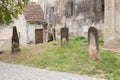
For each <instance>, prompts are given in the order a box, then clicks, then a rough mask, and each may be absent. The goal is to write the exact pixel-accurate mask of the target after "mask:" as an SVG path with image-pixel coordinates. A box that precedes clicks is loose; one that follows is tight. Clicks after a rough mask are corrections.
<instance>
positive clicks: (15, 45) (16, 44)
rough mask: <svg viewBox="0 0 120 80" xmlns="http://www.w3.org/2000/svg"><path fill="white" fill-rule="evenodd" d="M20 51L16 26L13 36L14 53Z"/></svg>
mask: <svg viewBox="0 0 120 80" xmlns="http://www.w3.org/2000/svg"><path fill="white" fill-rule="evenodd" d="M19 51H20V43H19V37H18V33H17V29H16V27H15V26H14V27H13V34H12V53H16V52H19Z"/></svg>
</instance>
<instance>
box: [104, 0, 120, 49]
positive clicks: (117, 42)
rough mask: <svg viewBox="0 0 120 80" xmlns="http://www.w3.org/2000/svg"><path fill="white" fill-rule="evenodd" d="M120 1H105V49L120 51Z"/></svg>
mask: <svg viewBox="0 0 120 80" xmlns="http://www.w3.org/2000/svg"><path fill="white" fill-rule="evenodd" d="M119 4H120V0H105V5H106V6H105V27H104V33H105V34H104V35H105V36H104V40H105V47H107V48H110V49H120V22H119V21H120V5H119Z"/></svg>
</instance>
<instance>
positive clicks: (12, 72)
mask: <svg viewBox="0 0 120 80" xmlns="http://www.w3.org/2000/svg"><path fill="white" fill-rule="evenodd" d="M0 80H104V79H97V78H92V77H87V76H80V75H76V74H69V73H64V72H56V71H49V70H44V69H38V68H32V67H26V66H20V65H14V64H7V63H2V62H0Z"/></svg>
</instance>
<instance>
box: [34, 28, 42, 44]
mask: <svg viewBox="0 0 120 80" xmlns="http://www.w3.org/2000/svg"><path fill="white" fill-rule="evenodd" d="M35 43H36V44H38V43H43V29H35Z"/></svg>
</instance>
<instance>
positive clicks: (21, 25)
mask: <svg viewBox="0 0 120 80" xmlns="http://www.w3.org/2000/svg"><path fill="white" fill-rule="evenodd" d="M14 26H16V27H17V31H18V36H19V39H20V44H21V45H26V44H27V28H26V20H25V17H24V15H19V16H18V19H15V20H14Z"/></svg>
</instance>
